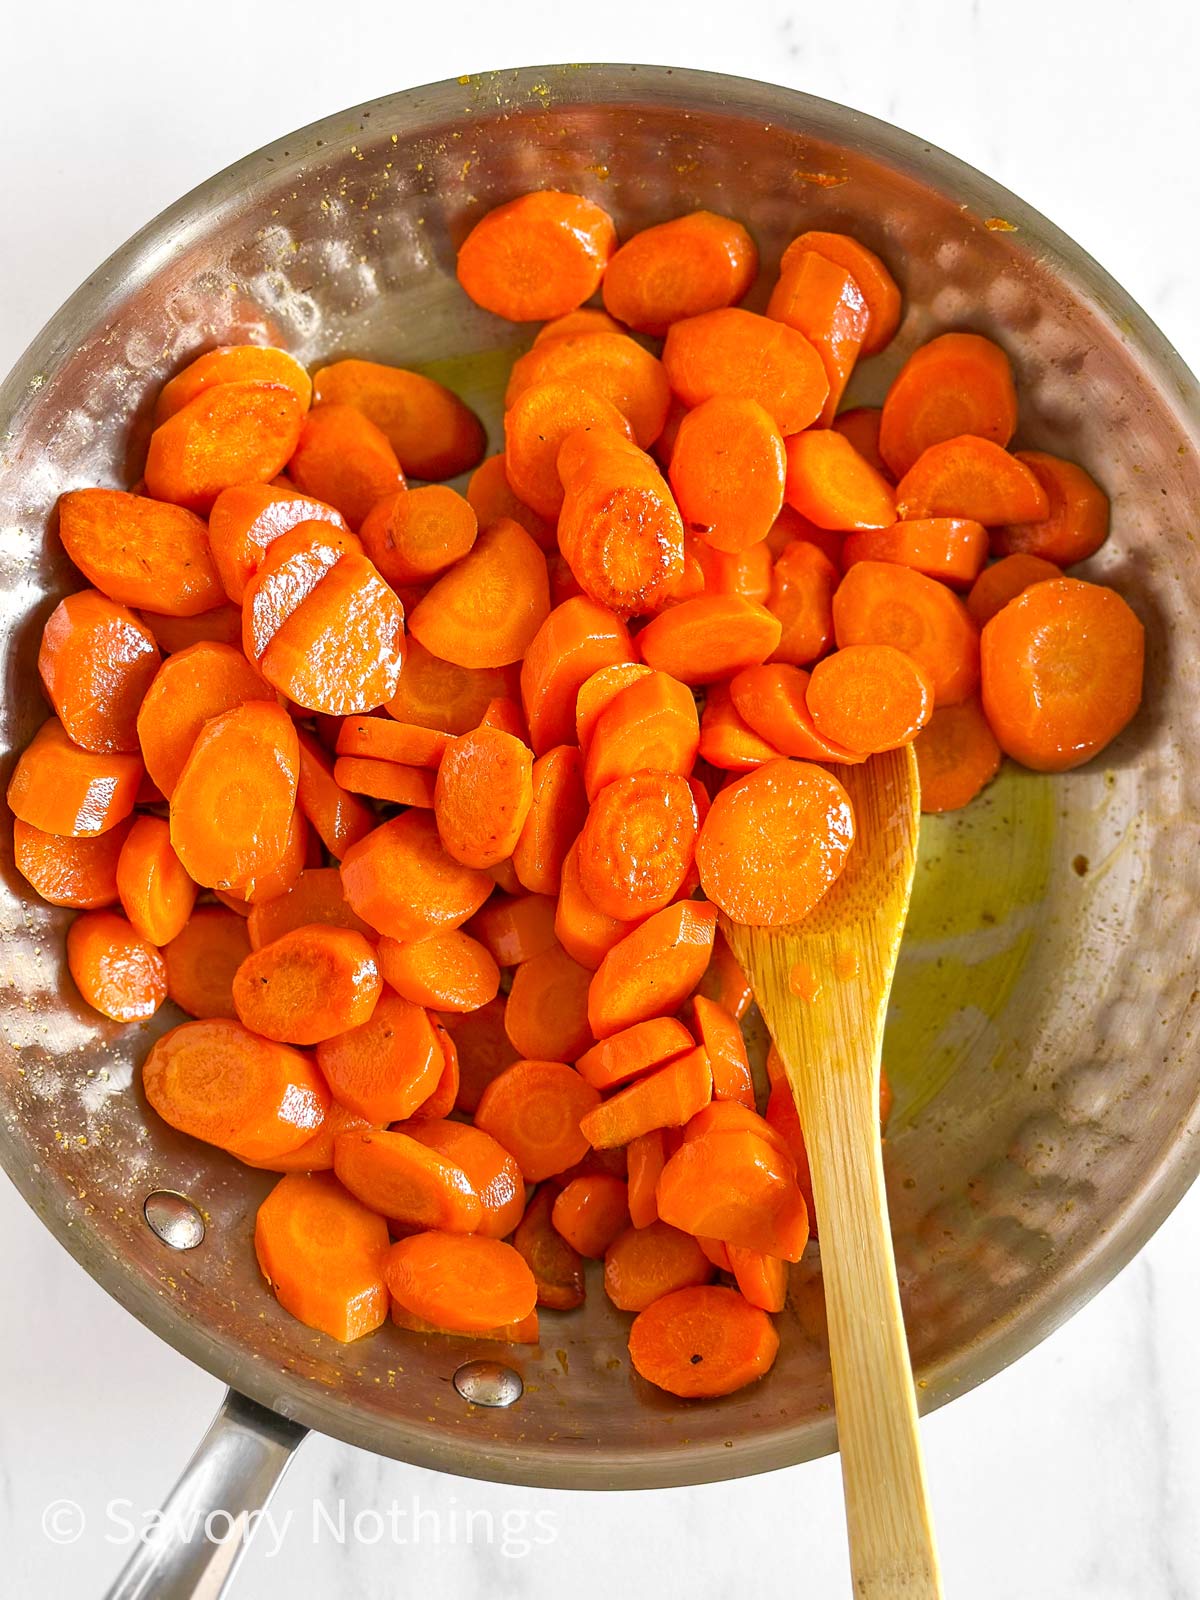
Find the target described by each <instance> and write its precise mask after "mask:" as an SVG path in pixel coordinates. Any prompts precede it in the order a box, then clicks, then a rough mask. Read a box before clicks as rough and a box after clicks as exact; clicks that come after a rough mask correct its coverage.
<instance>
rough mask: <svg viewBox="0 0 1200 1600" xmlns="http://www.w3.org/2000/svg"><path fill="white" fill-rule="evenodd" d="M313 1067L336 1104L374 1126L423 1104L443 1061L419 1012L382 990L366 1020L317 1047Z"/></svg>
mask: <svg viewBox="0 0 1200 1600" xmlns="http://www.w3.org/2000/svg"><path fill="white" fill-rule="evenodd" d="M317 1063H318V1065H319V1066H320V1068H321V1071H322V1072H323V1073H324V1074H325V1077H326V1078H327V1080H328V1082H329V1086H330V1088H331V1089H332V1090H333V1092H334V1094H335V1096H336V1097H337V1099H338V1100H339V1101H340V1102H341V1103H342V1104H343V1105H345V1106H348V1107H349V1108H350V1110H351V1111H355V1112H357V1113H358V1115H359V1116H361V1117H365V1118H366V1119H367V1121H368V1122H370V1123H373V1124H376V1125H378V1124H381V1123H386V1122H404V1121H405V1120H406V1119H407V1118H409V1117H411V1116H412V1114H413V1112H414V1111H416V1110H417V1109H418V1108H419V1107H420V1106H422V1105H424V1104H425V1102H426V1101H427V1100H428V1099H429V1096H430V1095H431V1094H433V1093H434V1091H435V1090H436V1088H437V1085H438V1080H439V1078H440V1077H441V1074H442V1068H443V1065H444V1059H443V1054H442V1048H441V1044H440V1042H439V1040H438V1036H437V1034H436V1033H435V1031H434V1027H433V1024H432V1022H431V1021H430V1019H429V1017H428V1015H427V1014H426V1012H425V1010H424V1008H423V1007H422V1006H420V1005H415V1004H414V1003H413V1002H412V1001H410V1000H405V999H402V998H401V996H400V995H398V994H395V993H393V992H392V991H391V990H390V989H385V990H384V991H383V993H382V995H381V996H380V998H379V1001H378V1004H377V1005H376V1006H375V1008H374V1010H373V1011H372V1012H371V1013H370V1015H369V1016H368V1017H367V1018H366V1020H365V1021H363V1022H360V1023H359V1024H358V1025H357V1026H356V1027H352V1028H349V1029H347V1030H346V1031H345V1032H343V1033H339V1034H336V1035H334V1036H333V1037H331V1038H327V1039H325V1040H324V1041H322V1042H321V1043H320V1044H319V1045H318V1048H317Z"/></svg>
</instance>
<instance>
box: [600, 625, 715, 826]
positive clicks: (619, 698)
mask: <svg viewBox="0 0 1200 1600" xmlns="http://www.w3.org/2000/svg"><path fill="white" fill-rule="evenodd" d="M676 609H677V610H678V609H680V608H679V607H676ZM660 620H661V619H660ZM648 631H649V629H646V630H644V631H643V633H642V634H641V638H642V639H643V640H644V639H645V637H646V633H647V632H648ZM668 642H669V641H668ZM699 741H700V720H699V718H698V717H697V715H696V702H695V700H694V699H693V698H692V694H691V691H690V689H688V688H687V686H686V685H685V684H683V683H681V682H679V680H678V678H675V677H672V676H671V675H670V673H668V672H658V671H654V672H651V673H650V674H649V675H648V676H646V677H641V678H638V679H636V680H635V681H634V682H632V683H630V684H629V685H628V686H627V687H626V688H624V689H622V690H621V691H620V693H619V694H617V695H614V696H613V698H612V700H611V701H610V702H609V704H608V705H607V707H606V708H605V709H604V711H602V712H601V714H600V716H599V718H598V719H597V722H596V726H595V729H594V731H593V733H592V738H591V742H590V743H589V745H588V752H587V759H586V760H585V762H584V769H583V778H584V787H585V789H586V790H587V793H588V798H589V799H595V797H596V795H598V794H599V793H600V790H601V789H603V788H604V787H605V785H606V784H610V783H615V782H616V781H617V780H618V779H619V778H626V777H630V776H632V774H633V773H635V772H666V773H678V774H680V775H685V774H686V773H688V772H690V771H691V769H692V763H693V762H694V761H695V759H696V751H697V748H698V746H699Z"/></svg>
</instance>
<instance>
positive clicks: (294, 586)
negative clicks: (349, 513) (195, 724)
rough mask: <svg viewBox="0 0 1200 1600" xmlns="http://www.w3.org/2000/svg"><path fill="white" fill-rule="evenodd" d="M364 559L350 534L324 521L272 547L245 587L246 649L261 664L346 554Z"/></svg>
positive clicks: (303, 527)
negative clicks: (285, 627)
mask: <svg viewBox="0 0 1200 1600" xmlns="http://www.w3.org/2000/svg"><path fill="white" fill-rule="evenodd" d="M350 554H354V555H361V554H362V545H361V544H360V543H359V541H358V539H357V538H356V537H355V535H354V534H352V533H347V532H346V531H345V530H344V529H342V528H337V527H334V526H332V525H331V524H329V523H326V522H319V521H318V522H299V523H297V524H296V526H295V527H294V528H289V529H288V531H287V532H286V533H283V534H280V536H279V537H278V538H277V539H276V540H275V541H274V542H273V543H272V544H271V546H270V547H269V549H268V550H267V551H266V552H265V553H264V555H263V558H262V560H261V561H260V563H259V566H258V570H257V571H256V572H255V574H254V576H253V577H252V578H251V579H250V581H249V583H248V584H247V585H246V592H245V595H244V596H243V600H242V648H243V650H244V651H245V653H246V656H247V659H248V660H250V661H252V662H254V663H255V664H256V665H258V664H259V663H260V662H261V659H262V656H263V654H264V652H265V651H266V649H267V646H268V645H269V644H270V642H271V640H272V639H273V638H274V637H275V635H276V633H278V631H279V629H280V628H281V627H282V626H283V624H284V623H285V622H286V621H287V620H288V618H289V617H291V616H294V615H295V613H296V612H297V611H298V610H299V608H300V606H301V605H303V603H304V601H305V600H306V599H307V598H308V597H309V595H311V594H312V592H313V590H314V589H315V588H316V587H317V585H318V584H319V583H320V582H321V580H322V578H324V577H326V576H327V574H328V573H330V572H331V571H332V570H333V568H334V567H335V566H336V565H337V563H338V562H339V561H340V560H341V559H342V557H343V556H345V555H350Z"/></svg>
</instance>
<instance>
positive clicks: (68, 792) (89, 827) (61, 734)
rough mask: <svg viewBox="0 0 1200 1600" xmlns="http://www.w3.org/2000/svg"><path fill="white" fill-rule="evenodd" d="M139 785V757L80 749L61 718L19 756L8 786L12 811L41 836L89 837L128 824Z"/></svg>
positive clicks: (40, 731)
mask: <svg viewBox="0 0 1200 1600" xmlns="http://www.w3.org/2000/svg"><path fill="white" fill-rule="evenodd" d="M141 781H142V758H141V757H140V756H136V755H126V754H124V753H123V752H120V751H111V752H109V753H108V754H107V755H97V754H94V753H93V752H92V751H90V750H81V749H80V748H79V746H78V745H76V744H72V743H71V741H70V739H68V738H67V735H66V733H65V731H64V729H63V725H62V723H61V722H60V721H59V720H58V718H57V717H50V718H49V720H48V721H46V722H43V723H42V725H41V727H40V728H39V729H38V731H37V732H36V733H35V734H34V736H33V738H32V739H31V740H30V742H29V743H28V744H27V745H26V746H25V749H24V750H23V751H22V752H21V754H20V756H19V757H18V760H17V764H16V766H15V767H14V768H13V775H12V777H11V778H10V779H9V782H8V793H7V800H8V808H9V810H10V811H11V812H12V813H13V815H14V816H15V817H19V818H20V820H21V821H22V822H27V823H29V824H30V826H31V827H34V828H40V829H41V830H42V832H43V833H57V834H61V835H63V836H65V837H70V838H73V839H83V838H91V837H93V836H94V835H96V834H101V833H107V832H108V831H109V829H110V828H115V827H116V826H117V825H118V823H121V822H124V820H125V818H126V817H127V816H128V815H129V813H130V812H131V811H132V810H133V807H134V803H135V802H136V800H137V795H138V785H139V784H140V783H141Z"/></svg>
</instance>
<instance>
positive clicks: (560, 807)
mask: <svg viewBox="0 0 1200 1600" xmlns="http://www.w3.org/2000/svg"><path fill="white" fill-rule="evenodd" d="M586 816H587V794H586V792H585V790H584V786H583V758H582V757H581V756H580V754H579V751H578V750H577V749H576V748H575V747H574V746H573V745H569V744H560V745H557V746H556V747H555V748H554V749H553V750H547V751H546V754H545V755H544V756H539V758H538V759H537V760H536V761H535V762H534V763H533V773H532V799H531V803H530V807H529V814H528V816H527V817H526V818H525V823H524V826H523V827H522V829H521V834H520V837H519V838H518V840H517V842H516V844H515V845H514V846H513V851H512V862H513V868H514V870H515V872H516V874H517V877H518V878H519V879H520V881H521V884H522V886H523V887H524V888H526V889H529V890H531V891H533V892H534V893H536V894H538V895H556V894H557V893H558V890H559V886H560V885H561V883H562V868H563V862H564V860H565V859H566V854H567V851H568V850H569V849H570V848H571V844H572V842H573V841H574V839H575V838H576V837H577V836H578V834H579V830H580V828H582V826H583V824H584V820H585V818H586Z"/></svg>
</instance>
